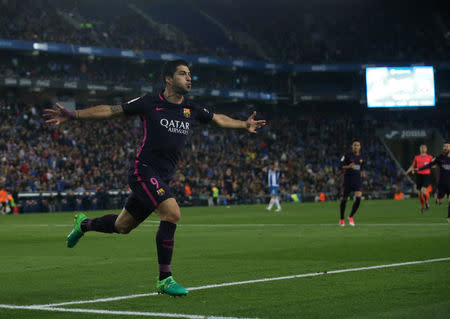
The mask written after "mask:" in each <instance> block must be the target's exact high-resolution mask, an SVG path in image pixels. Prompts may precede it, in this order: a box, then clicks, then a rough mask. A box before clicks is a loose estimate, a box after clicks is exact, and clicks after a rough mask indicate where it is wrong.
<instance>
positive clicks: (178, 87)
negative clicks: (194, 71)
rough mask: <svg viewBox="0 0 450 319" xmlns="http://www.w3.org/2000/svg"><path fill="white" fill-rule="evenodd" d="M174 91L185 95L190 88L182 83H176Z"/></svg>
mask: <svg viewBox="0 0 450 319" xmlns="http://www.w3.org/2000/svg"><path fill="white" fill-rule="evenodd" d="M174 91H175V92H176V93H177V94H180V95H186V94H188V93H189V92H190V91H191V89H190V88H187V87H185V86H183V85H176V86H174Z"/></svg>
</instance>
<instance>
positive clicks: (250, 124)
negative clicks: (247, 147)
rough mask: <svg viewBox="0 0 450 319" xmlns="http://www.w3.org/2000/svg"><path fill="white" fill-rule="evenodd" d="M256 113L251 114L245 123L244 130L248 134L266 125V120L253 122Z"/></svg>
mask: <svg viewBox="0 0 450 319" xmlns="http://www.w3.org/2000/svg"><path fill="white" fill-rule="evenodd" d="M255 116H256V112H253V113H252V115H250V116H249V117H248V119H247V121H245V123H246V130H247V131H248V132H250V133H256V130H257V129H259V128H261V127H263V126H264V125H266V120H255Z"/></svg>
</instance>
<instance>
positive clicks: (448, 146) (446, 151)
mask: <svg viewBox="0 0 450 319" xmlns="http://www.w3.org/2000/svg"><path fill="white" fill-rule="evenodd" d="M449 153H450V143H445V144H444V154H445V155H448V154H449Z"/></svg>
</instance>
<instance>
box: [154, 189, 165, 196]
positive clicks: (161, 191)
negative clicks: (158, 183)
mask: <svg viewBox="0 0 450 319" xmlns="http://www.w3.org/2000/svg"><path fill="white" fill-rule="evenodd" d="M156 193H157V194H158V196H163V195H164V194H165V193H166V192H165V191H164V188H160V189H158V190H157V191H156Z"/></svg>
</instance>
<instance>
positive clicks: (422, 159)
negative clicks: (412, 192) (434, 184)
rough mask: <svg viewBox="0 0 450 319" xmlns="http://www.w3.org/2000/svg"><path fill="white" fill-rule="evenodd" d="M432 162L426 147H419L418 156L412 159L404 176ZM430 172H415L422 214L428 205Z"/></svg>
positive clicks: (427, 170)
mask: <svg viewBox="0 0 450 319" xmlns="http://www.w3.org/2000/svg"><path fill="white" fill-rule="evenodd" d="M432 160H433V156H431V155H429V154H427V146H426V145H425V144H422V145H420V154H419V155H416V156H415V157H414V160H413V162H412V164H411V166H410V167H409V168H408V170H407V171H406V172H405V174H406V175H408V174H409V173H411V172H412V173H413V174H414V172H415V171H416V170H415V169H416V168H419V167H422V166H425V165H427V164H428V163H430V162H431V161H432ZM430 174H431V170H430V169H425V170H423V171H418V172H417V177H416V186H417V191H418V193H419V200H420V211H421V212H422V213H423V212H424V210H425V209H428V208H429V207H430V205H429V204H428V197H429V196H430V194H429V193H428V192H427V189H428V186H429V185H430V184H431V175H430Z"/></svg>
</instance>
